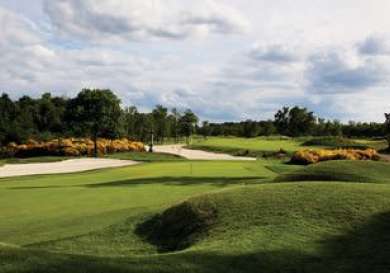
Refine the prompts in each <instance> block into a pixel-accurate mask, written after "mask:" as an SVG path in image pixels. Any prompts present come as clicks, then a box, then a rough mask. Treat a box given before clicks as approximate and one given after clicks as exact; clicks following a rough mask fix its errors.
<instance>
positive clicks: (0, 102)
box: [0, 89, 198, 145]
mask: <svg viewBox="0 0 390 273" xmlns="http://www.w3.org/2000/svg"><path fill="white" fill-rule="evenodd" d="M197 123H198V117H197V116H196V115H195V114H194V113H193V112H192V111H191V110H190V109H187V110H185V111H179V110H177V109H170V110H169V109H168V108H166V107H164V106H162V105H157V106H156V107H155V108H154V109H153V111H151V112H149V113H142V112H139V111H138V109H137V108H136V107H134V106H131V107H125V108H124V107H121V102H120V100H119V99H118V97H117V96H116V95H115V94H114V93H113V92H112V91H111V90H99V89H93V90H90V89H84V90H82V91H81V92H80V93H79V94H78V95H77V96H76V97H74V98H65V97H57V96H52V95H51V94H50V93H45V94H43V95H42V96H41V97H40V98H36V99H34V98H31V97H28V96H23V97H21V98H19V99H17V100H12V99H11V98H10V97H9V96H8V95H7V94H5V93H4V94H2V95H1V97H0V145H7V144H8V143H10V142H15V143H18V144H21V143H25V142H26V141H27V140H28V139H29V138H33V139H37V140H50V139H53V138H56V137H90V138H92V139H93V140H95V143H96V139H97V138H110V139H114V138H121V137H127V138H130V139H133V140H139V141H143V142H145V143H149V142H150V141H151V138H152V136H154V137H153V138H154V141H155V142H157V143H163V142H164V141H165V140H167V139H175V140H176V141H179V140H182V139H189V138H190V137H191V135H192V134H193V133H194V131H195V128H196V124H197Z"/></svg>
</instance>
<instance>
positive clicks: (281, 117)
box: [275, 107, 290, 135]
mask: <svg viewBox="0 0 390 273" xmlns="http://www.w3.org/2000/svg"><path fill="white" fill-rule="evenodd" d="M289 112H290V108H288V107H283V108H282V109H281V110H279V111H278V112H276V114H275V126H276V128H277V130H278V132H279V133H280V134H282V135H288V133H289V132H288V125H289Z"/></svg>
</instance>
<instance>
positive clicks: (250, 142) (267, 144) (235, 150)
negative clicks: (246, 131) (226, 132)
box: [190, 137, 302, 156]
mask: <svg viewBox="0 0 390 273" xmlns="http://www.w3.org/2000/svg"><path fill="white" fill-rule="evenodd" d="M301 144H302V141H299V140H294V139H280V138H263V137H258V138H239V137H209V138H207V139H197V140H195V141H194V143H193V144H192V145H191V146H190V147H191V148H193V149H202V150H210V151H215V152H226V153H230V154H234V155H245V153H248V152H249V155H250V156H261V155H262V154H267V153H272V152H276V151H279V150H280V149H283V150H285V151H287V152H288V153H292V152H294V151H296V150H299V149H300V148H301V146H300V145H301Z"/></svg>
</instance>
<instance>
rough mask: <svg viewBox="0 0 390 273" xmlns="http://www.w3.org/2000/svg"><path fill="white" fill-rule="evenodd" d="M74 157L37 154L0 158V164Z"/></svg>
mask: <svg viewBox="0 0 390 273" xmlns="http://www.w3.org/2000/svg"><path fill="white" fill-rule="evenodd" d="M72 158H74V157H67V156H37V157H28V158H6V159H1V160H0V166H2V165H4V164H28V163H42V162H57V161H63V160H67V159H72Z"/></svg>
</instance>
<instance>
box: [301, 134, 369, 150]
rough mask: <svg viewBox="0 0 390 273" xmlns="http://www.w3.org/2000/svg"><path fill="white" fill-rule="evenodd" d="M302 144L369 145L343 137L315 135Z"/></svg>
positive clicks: (340, 146) (329, 145) (364, 146)
mask: <svg viewBox="0 0 390 273" xmlns="http://www.w3.org/2000/svg"><path fill="white" fill-rule="evenodd" d="M302 146H323V147H331V148H352V149H367V148H370V147H368V146H367V145H364V144H361V143H358V142H356V141H353V140H351V139H348V138H343V137H315V138H312V139H310V140H308V141H306V142H304V143H303V144H302Z"/></svg>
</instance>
